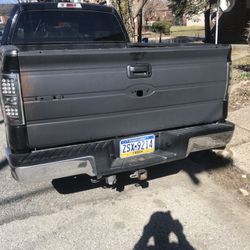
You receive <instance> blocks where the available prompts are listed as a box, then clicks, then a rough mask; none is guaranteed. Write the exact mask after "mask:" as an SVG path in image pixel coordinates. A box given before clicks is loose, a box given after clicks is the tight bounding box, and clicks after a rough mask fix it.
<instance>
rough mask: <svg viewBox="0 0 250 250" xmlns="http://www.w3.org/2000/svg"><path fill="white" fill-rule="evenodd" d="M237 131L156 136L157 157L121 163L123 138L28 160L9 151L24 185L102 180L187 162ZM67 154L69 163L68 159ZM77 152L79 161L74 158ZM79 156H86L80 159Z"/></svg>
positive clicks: (229, 127)
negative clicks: (89, 178)
mask: <svg viewBox="0 0 250 250" xmlns="http://www.w3.org/2000/svg"><path fill="white" fill-rule="evenodd" d="M233 131H234V125H233V124H232V123H228V122H226V123H215V124H210V125H201V126H195V127H189V128H183V129H176V130H168V131H159V132H155V133H154V134H155V135H156V138H157V141H156V151H155V152H154V153H151V154H145V155H139V156H134V157H129V158H125V159H121V158H120V157H119V155H118V153H117V152H119V148H118V147H119V141H120V139H121V138H120V139H114V140H108V141H100V142H94V143H89V144H82V145H75V146H68V147H62V148H57V149H49V150H39V151H34V152H32V153H31V154H29V155H25V156H24V155H15V154H12V153H11V152H10V150H6V155H7V159H8V161H9V164H10V167H11V171H12V175H13V177H14V178H15V179H16V180H18V181H22V182H38V181H44V180H52V179H56V178H62V177H66V176H73V175H79V174H87V175H89V176H97V177H102V176H107V175H112V174H116V173H120V172H126V171H129V170H134V169H140V168H146V167H149V166H152V165H156V164H161V163H165V162H171V161H175V160H180V159H184V158H185V157H187V156H188V155H189V154H190V153H191V152H196V151H201V150H208V149H216V148H223V147H225V146H226V145H227V144H228V143H229V141H230V140H231V137H232V135H233ZM67 150H68V156H67V157H68V159H65V152H67ZM61 152H63V153H64V159H60V157H59V156H61V155H62V153H61ZM76 152H78V157H74V156H76V155H77V154H76ZM79 152H80V154H81V155H82V156H79ZM55 155H56V156H55ZM57 155H58V156H57ZM38 156H39V157H38ZM49 156H51V157H49ZM52 156H53V157H52ZM36 157H37V160H36ZM46 159H47V162H46V161H45V160H46Z"/></svg>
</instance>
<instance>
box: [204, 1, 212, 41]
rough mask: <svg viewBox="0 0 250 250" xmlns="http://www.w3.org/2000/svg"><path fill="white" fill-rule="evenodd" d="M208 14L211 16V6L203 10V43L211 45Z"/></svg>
mask: <svg viewBox="0 0 250 250" xmlns="http://www.w3.org/2000/svg"><path fill="white" fill-rule="evenodd" d="M210 14H211V5H209V8H208V9H206V10H205V12H204V17H205V43H211V27H210Z"/></svg>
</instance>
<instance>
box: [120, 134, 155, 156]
mask: <svg viewBox="0 0 250 250" xmlns="http://www.w3.org/2000/svg"><path fill="white" fill-rule="evenodd" d="M154 151H155V136H154V135H144V136H139V137H134V138H128V139H124V140H121V141H120V158H127V157H131V156H135V155H141V154H149V153H152V152H154Z"/></svg>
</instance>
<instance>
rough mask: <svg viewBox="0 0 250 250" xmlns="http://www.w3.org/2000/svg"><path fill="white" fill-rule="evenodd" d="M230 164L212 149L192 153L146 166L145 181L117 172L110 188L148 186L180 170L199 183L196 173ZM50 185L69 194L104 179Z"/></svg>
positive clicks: (68, 179)
mask: <svg viewBox="0 0 250 250" xmlns="http://www.w3.org/2000/svg"><path fill="white" fill-rule="evenodd" d="M230 164H232V160H231V159H227V158H224V157H223V156H220V155H217V154H215V153H214V152H213V151H205V152H199V153H194V154H192V155H190V157H189V158H188V159H185V160H181V161H178V162H174V163H168V164H162V165H158V166H153V167H150V168H148V169H147V170H148V177H149V178H148V180H147V181H138V180H135V179H131V178H129V174H128V173H123V174H119V175H118V176H117V184H116V186H114V187H112V188H116V190H117V191H118V192H121V191H123V190H124V188H125V186H127V185H131V184H135V185H139V186H141V187H142V188H147V187H148V186H149V183H150V180H153V179H157V178H161V177H165V176H168V175H173V174H177V173H178V172H180V171H185V172H186V173H187V175H188V176H189V177H190V179H191V180H192V182H193V183H194V184H195V185H199V184H200V180H199V178H198V177H197V174H199V173H201V172H204V171H209V170H216V169H220V168H225V167H227V166H229V165H230ZM52 185H53V186H54V188H55V189H56V190H57V192H59V193H60V194H71V193H75V192H81V191H85V190H90V189H94V188H99V187H105V183H104V181H101V182H99V183H91V182H90V178H89V177H88V176H86V175H78V176H72V177H66V178H61V179H55V180H53V181H52Z"/></svg>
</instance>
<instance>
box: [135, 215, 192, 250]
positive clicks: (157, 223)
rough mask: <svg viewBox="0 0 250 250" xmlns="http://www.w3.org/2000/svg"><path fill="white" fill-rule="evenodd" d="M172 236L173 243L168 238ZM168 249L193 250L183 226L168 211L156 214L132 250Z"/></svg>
mask: <svg viewBox="0 0 250 250" xmlns="http://www.w3.org/2000/svg"><path fill="white" fill-rule="evenodd" d="M172 234H173V236H174V238H175V240H174V241H173V240H172V239H171V238H170V237H171V235H172ZM151 240H152V241H153V243H152V241H151ZM176 240H177V241H176ZM170 249H171V250H177V249H183V250H194V248H193V247H192V246H191V244H190V243H189V242H188V240H187V239H186V236H185V234H184V232H183V226H182V224H181V223H180V222H179V220H174V219H173V217H172V216H171V212H170V211H167V212H156V213H154V214H153V215H152V216H151V218H150V221H149V223H148V224H147V225H146V226H145V227H144V230H143V234H142V236H141V238H140V239H139V241H138V242H137V243H136V245H135V247H134V250H170Z"/></svg>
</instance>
